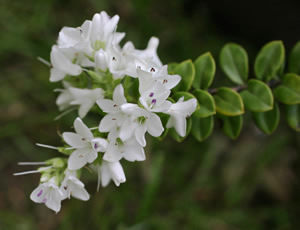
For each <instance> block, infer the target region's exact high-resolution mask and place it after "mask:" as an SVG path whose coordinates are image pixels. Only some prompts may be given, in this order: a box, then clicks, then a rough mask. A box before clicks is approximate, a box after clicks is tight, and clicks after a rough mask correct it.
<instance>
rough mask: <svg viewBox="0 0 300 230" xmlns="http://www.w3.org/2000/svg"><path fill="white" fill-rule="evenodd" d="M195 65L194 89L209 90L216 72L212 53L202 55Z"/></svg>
mask: <svg viewBox="0 0 300 230" xmlns="http://www.w3.org/2000/svg"><path fill="white" fill-rule="evenodd" d="M194 65H195V79H194V82H193V87H194V88H195V89H208V87H209V86H210V85H211V83H212V81H213V79H214V76H215V72H216V64H215V60H214V58H213V56H212V55H211V53H210V52H207V53H205V54H202V55H201V56H199V57H198V58H197V59H196V61H195V62H194Z"/></svg>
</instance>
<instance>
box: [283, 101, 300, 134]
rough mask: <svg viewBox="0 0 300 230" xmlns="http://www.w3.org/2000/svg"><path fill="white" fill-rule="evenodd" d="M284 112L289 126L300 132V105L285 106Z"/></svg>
mask: <svg viewBox="0 0 300 230" xmlns="http://www.w3.org/2000/svg"><path fill="white" fill-rule="evenodd" d="M285 112H286V119H287V122H288V124H289V126H290V127H291V128H292V129H294V130H296V131H297V132H300V105H299V104H298V105H287V106H286V108H285Z"/></svg>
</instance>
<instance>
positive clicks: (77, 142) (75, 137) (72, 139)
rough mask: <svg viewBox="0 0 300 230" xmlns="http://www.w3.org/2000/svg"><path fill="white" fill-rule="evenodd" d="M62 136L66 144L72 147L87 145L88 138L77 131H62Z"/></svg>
mask: <svg viewBox="0 0 300 230" xmlns="http://www.w3.org/2000/svg"><path fill="white" fill-rule="evenodd" d="M63 138H64V140H65V142H66V143H67V144H68V145H70V146H72V147H74V148H85V147H87V146H89V143H88V140H86V139H85V138H84V137H83V136H81V135H79V134H77V133H72V132H64V133H63Z"/></svg>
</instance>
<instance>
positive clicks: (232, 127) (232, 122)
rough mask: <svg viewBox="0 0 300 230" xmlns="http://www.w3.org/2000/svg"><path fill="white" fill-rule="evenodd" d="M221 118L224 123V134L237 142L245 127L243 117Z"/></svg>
mask: <svg viewBox="0 0 300 230" xmlns="http://www.w3.org/2000/svg"><path fill="white" fill-rule="evenodd" d="M219 117H220V118H221V119H222V121H223V127H222V129H223V131H224V133H225V134H226V135H227V136H229V137H230V138H231V139H233V140H235V139H236V138H237V137H238V136H239V135H240V132H241V130H242V127H243V116H241V115H239V116H234V117H227V116H222V115H221V116H220V115H219Z"/></svg>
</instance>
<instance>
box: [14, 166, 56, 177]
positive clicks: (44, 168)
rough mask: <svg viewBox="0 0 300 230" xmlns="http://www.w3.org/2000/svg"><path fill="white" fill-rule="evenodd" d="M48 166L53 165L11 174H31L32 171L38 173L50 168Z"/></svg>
mask: <svg viewBox="0 0 300 230" xmlns="http://www.w3.org/2000/svg"><path fill="white" fill-rule="evenodd" d="M50 168H53V166H49V167H43V168H39V169H38V170H31V171H26V172H19V173H14V174H13V175H14V176H22V175H27V174H33V173H40V172H41V171H45V170H47V169H50Z"/></svg>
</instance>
